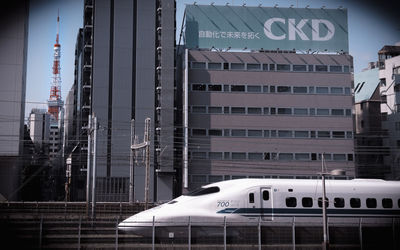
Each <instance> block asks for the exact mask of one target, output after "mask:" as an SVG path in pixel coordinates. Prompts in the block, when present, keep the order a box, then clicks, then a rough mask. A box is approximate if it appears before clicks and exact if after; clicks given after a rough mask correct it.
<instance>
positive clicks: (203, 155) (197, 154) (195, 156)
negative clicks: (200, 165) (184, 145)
mask: <svg viewBox="0 0 400 250" xmlns="http://www.w3.org/2000/svg"><path fill="white" fill-rule="evenodd" d="M192 157H193V159H206V158H207V154H206V152H192Z"/></svg>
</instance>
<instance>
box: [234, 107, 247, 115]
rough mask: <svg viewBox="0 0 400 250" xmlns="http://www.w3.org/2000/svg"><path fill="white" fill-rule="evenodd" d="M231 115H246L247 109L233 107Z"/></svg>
mask: <svg viewBox="0 0 400 250" xmlns="http://www.w3.org/2000/svg"><path fill="white" fill-rule="evenodd" d="M231 113H232V114H245V113H246V108H244V107H232V108H231Z"/></svg>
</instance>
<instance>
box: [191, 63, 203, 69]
mask: <svg viewBox="0 0 400 250" xmlns="http://www.w3.org/2000/svg"><path fill="white" fill-rule="evenodd" d="M205 68H206V63H205V62H192V69H205Z"/></svg>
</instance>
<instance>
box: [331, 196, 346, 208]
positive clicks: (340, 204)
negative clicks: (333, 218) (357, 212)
mask: <svg viewBox="0 0 400 250" xmlns="http://www.w3.org/2000/svg"><path fill="white" fill-rule="evenodd" d="M333 205H334V206H335V207H337V208H343V207H344V205H345V204H344V199H343V198H338V197H336V198H335V199H334V200H333Z"/></svg>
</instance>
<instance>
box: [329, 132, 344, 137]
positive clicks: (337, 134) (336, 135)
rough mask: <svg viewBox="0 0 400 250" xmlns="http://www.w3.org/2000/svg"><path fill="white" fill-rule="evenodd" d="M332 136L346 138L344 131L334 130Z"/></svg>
mask: <svg viewBox="0 0 400 250" xmlns="http://www.w3.org/2000/svg"><path fill="white" fill-rule="evenodd" d="M332 138H335V139H344V138H345V134H344V131H332Z"/></svg>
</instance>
